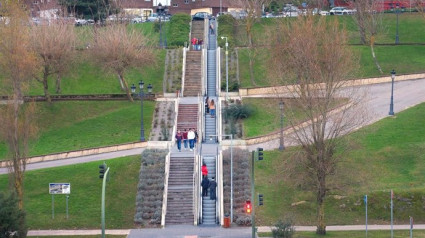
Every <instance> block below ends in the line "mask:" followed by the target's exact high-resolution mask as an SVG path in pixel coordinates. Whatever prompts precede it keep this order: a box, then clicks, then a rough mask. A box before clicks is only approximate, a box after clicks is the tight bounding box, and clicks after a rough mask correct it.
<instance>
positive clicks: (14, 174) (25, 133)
mask: <svg viewBox="0 0 425 238" xmlns="http://www.w3.org/2000/svg"><path fill="white" fill-rule="evenodd" d="M0 3H1V6H2V9H1V11H2V13H1V14H2V15H3V16H4V17H6V18H8V23H7V24H6V23H3V22H2V23H0V35H1V37H0V70H1V72H2V76H3V79H2V81H1V82H2V83H3V85H2V87H0V89H1V90H2V93H5V94H8V95H10V97H9V98H10V103H9V104H8V105H7V106H4V107H2V108H1V111H0V137H1V139H3V140H4V141H5V142H6V144H7V145H8V147H9V153H10V157H11V158H10V160H9V162H8V167H9V171H10V173H9V174H10V179H9V184H10V185H11V186H13V187H14V189H15V192H16V194H17V195H18V198H19V208H21V209H22V208H23V181H24V173H25V168H26V159H27V154H28V148H27V145H28V141H29V139H30V138H32V136H33V135H35V132H36V128H35V126H34V125H33V120H32V118H33V115H34V106H33V105H28V104H23V95H24V91H25V90H26V88H27V84H28V82H29V80H30V79H31V78H32V75H33V74H34V70H35V69H36V68H37V61H36V57H35V55H34V53H33V52H32V51H31V46H30V35H29V26H28V21H29V17H28V14H27V12H25V11H24V10H23V9H22V5H21V3H20V2H19V1H6V0H3V1H0Z"/></svg>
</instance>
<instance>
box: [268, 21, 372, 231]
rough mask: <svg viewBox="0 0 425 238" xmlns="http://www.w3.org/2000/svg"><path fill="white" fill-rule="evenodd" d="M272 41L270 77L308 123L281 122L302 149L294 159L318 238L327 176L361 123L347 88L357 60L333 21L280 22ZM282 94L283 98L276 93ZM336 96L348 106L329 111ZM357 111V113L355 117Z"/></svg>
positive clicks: (323, 228)
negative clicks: (346, 137)
mask: <svg viewBox="0 0 425 238" xmlns="http://www.w3.org/2000/svg"><path fill="white" fill-rule="evenodd" d="M270 37H271V42H272V46H271V47H272V48H271V49H270V55H271V60H270V64H269V65H270V67H269V70H270V73H271V76H272V77H273V78H275V79H276V81H275V84H276V85H289V84H291V83H294V82H296V84H293V85H289V86H287V91H288V94H289V95H286V96H291V97H292V98H293V99H294V100H296V101H297V105H299V106H298V107H299V109H300V110H301V113H302V114H303V116H304V117H305V118H306V120H307V122H306V123H304V125H303V126H300V125H299V124H298V123H297V122H296V119H294V115H291V113H290V112H288V113H286V114H285V115H286V116H285V118H286V119H287V120H288V121H287V122H288V123H289V125H290V126H291V127H292V129H293V130H294V133H293V139H294V140H295V141H296V142H297V143H298V144H299V145H300V146H301V149H302V158H300V159H298V160H296V163H299V164H300V166H301V167H302V168H303V171H304V173H305V174H306V176H305V177H308V178H309V180H308V181H310V182H312V184H310V185H312V191H313V192H314V193H315V194H316V203H317V230H316V233H317V234H326V222H325V198H326V195H327V192H328V191H329V189H331V188H330V186H329V181H328V179H329V176H331V175H332V174H333V173H335V169H336V165H337V164H338V161H339V159H340V158H339V157H338V156H337V155H336V154H335V151H336V148H337V147H338V145H339V143H340V142H341V140H340V139H338V137H339V136H341V135H342V134H344V133H347V132H348V131H350V130H351V129H353V128H356V127H357V126H358V125H359V124H360V123H362V122H363V120H364V119H365V116H364V115H365V114H364V113H361V112H362V108H361V107H358V105H359V104H360V102H361V98H362V97H361V96H362V95H357V92H356V90H357V89H356V88H354V87H346V86H347V85H348V81H347V79H348V78H349V76H350V74H351V72H352V71H353V70H354V69H356V65H358V62H356V60H355V56H354V55H353V53H352V51H351V50H350V48H349V46H347V34H346V32H345V31H344V30H341V29H340V26H339V24H338V22H337V19H334V20H332V21H330V22H328V23H327V22H326V19H324V18H314V17H313V16H306V17H300V18H297V19H296V20H294V21H293V22H292V23H291V24H288V23H284V22H281V23H280V24H279V25H278V26H277V29H276V30H275V31H274V33H273V35H272V36H270ZM279 96H281V95H279ZM340 97H348V98H350V104H347V105H345V106H343V107H341V108H339V110H338V112H336V111H333V110H332V109H333V108H334V106H335V103H336V100H338V98H340ZM358 113H361V114H358Z"/></svg>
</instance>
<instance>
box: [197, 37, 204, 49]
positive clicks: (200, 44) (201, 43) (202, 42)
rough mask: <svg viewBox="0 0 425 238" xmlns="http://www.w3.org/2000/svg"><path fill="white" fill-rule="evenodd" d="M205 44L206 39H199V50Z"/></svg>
mask: <svg viewBox="0 0 425 238" xmlns="http://www.w3.org/2000/svg"><path fill="white" fill-rule="evenodd" d="M203 44H204V40H202V39H199V46H198V47H199V48H198V50H201V49H202V45H203Z"/></svg>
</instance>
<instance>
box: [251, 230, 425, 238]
mask: <svg viewBox="0 0 425 238" xmlns="http://www.w3.org/2000/svg"><path fill="white" fill-rule="evenodd" d="M365 234H366V233H365V231H328V232H326V236H322V235H316V234H315V233H314V232H306V231H300V232H295V235H294V238H314V237H339V238H347V237H350V238H364V237H365ZM367 235H368V236H367V237H369V238H387V237H390V235H391V231H368V232H367ZM259 237H272V233H259ZM394 237H395V238H405V237H410V231H408V230H403V231H394ZM413 237H418V238H420V237H422V238H423V237H425V231H424V230H414V231H413Z"/></svg>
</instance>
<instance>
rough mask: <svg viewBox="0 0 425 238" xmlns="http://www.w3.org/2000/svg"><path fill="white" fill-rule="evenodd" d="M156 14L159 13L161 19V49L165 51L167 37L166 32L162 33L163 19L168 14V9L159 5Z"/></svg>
mask: <svg viewBox="0 0 425 238" xmlns="http://www.w3.org/2000/svg"><path fill="white" fill-rule="evenodd" d="M156 12H157V13H158V17H159V47H160V48H161V49H163V48H167V37H166V35H165V31H164V32H163V31H162V18H163V17H164V18H165V14H166V13H167V12H168V7H167V6H162V4H161V3H159V4H158V7H157V9H156ZM163 34H164V36H163Z"/></svg>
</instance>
